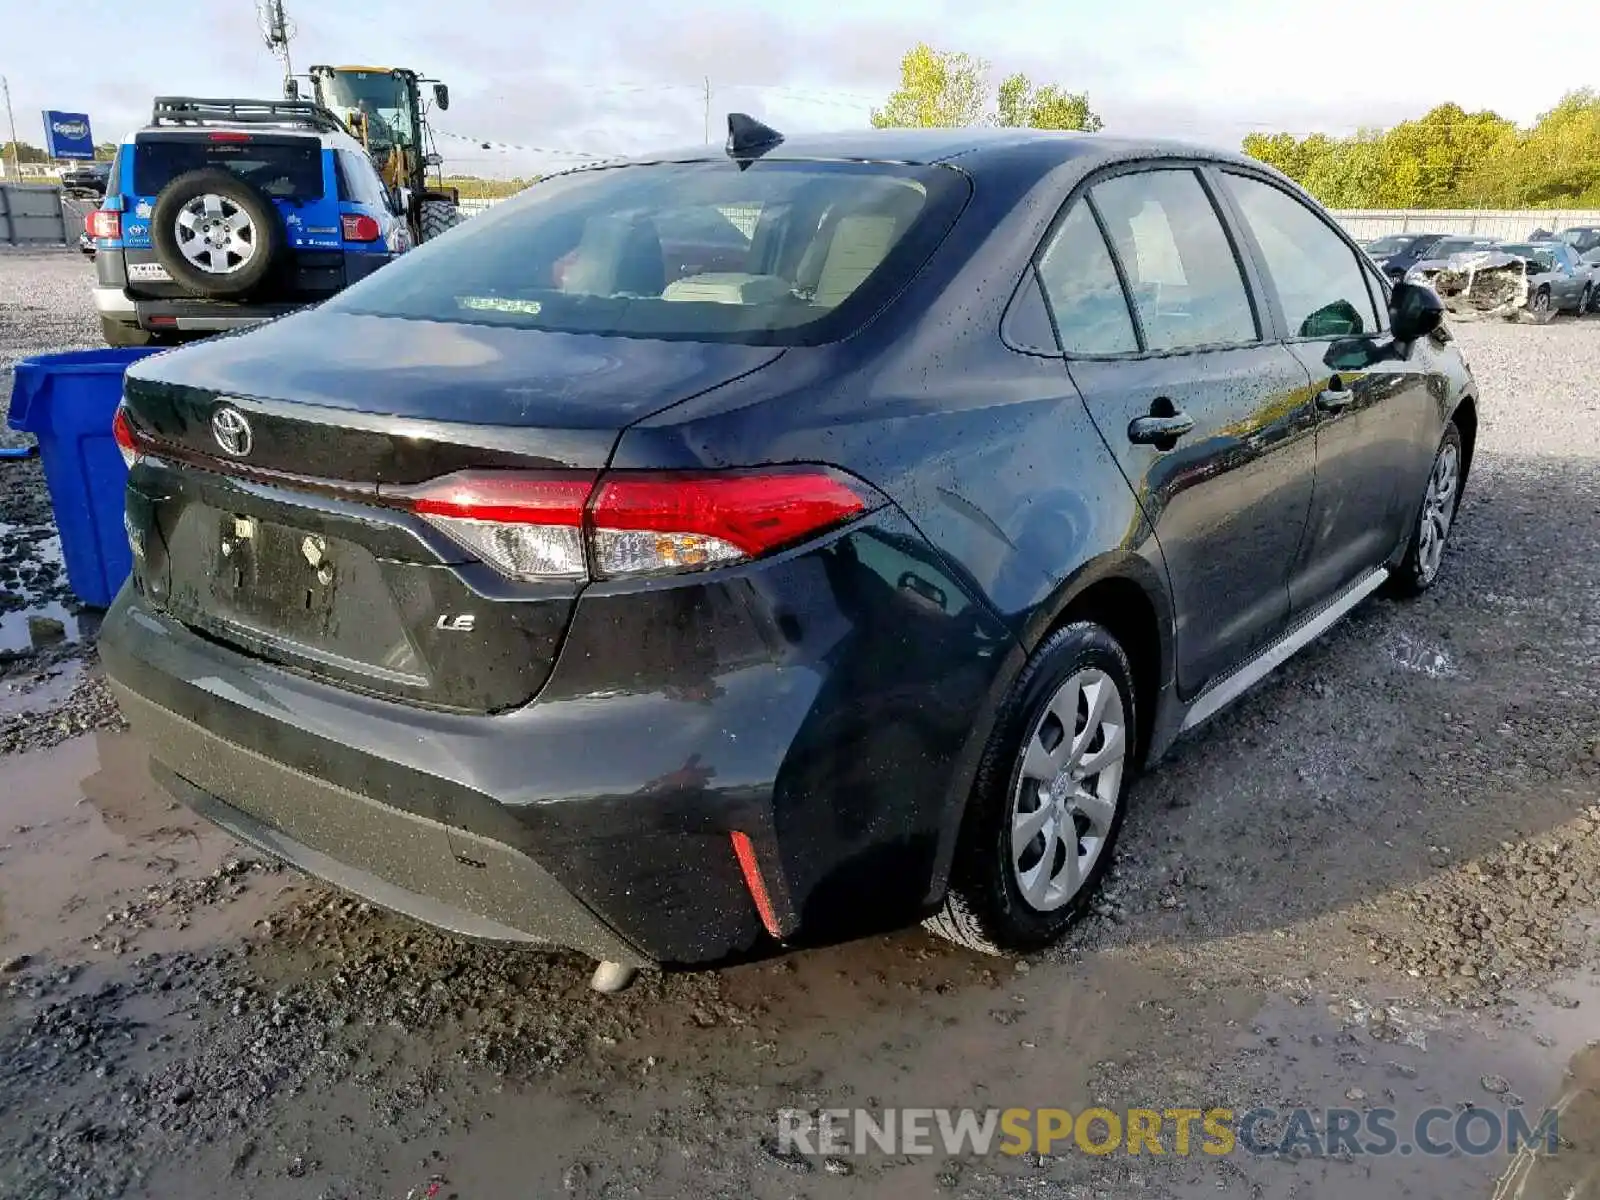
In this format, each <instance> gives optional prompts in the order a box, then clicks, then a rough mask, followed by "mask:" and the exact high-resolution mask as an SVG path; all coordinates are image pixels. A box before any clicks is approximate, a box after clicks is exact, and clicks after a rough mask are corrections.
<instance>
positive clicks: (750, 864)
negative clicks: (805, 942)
mask: <svg viewBox="0 0 1600 1200" xmlns="http://www.w3.org/2000/svg"><path fill="white" fill-rule="evenodd" d="M733 856H734V857H735V858H737V859H738V860H739V871H740V873H742V874H743V875H744V886H745V888H746V889H747V890H748V891H749V893H750V899H751V900H753V901H755V906H756V913H757V915H759V916H760V917H761V924H762V925H763V926H764V927H765V928H766V931H767V932H768V933H770V934H771V935H772V936H773V937H781V936H782V933H781V932H780V930H779V928H778V914H777V913H776V912H775V911H774V910H773V907H772V896H771V894H770V893H768V891H767V882H766V880H764V879H763V878H762V877H761V864H760V863H758V862H757V861H756V848H755V846H754V845H753V844H752V843H751V841H750V836H749V835H748V834H744V833H735V834H734V835H733Z"/></svg>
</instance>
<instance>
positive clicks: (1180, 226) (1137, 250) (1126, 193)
mask: <svg viewBox="0 0 1600 1200" xmlns="http://www.w3.org/2000/svg"><path fill="white" fill-rule="evenodd" d="M1089 196H1090V198H1091V199H1092V200H1093V202H1094V205H1095V207H1096V208H1097V209H1099V211H1100V216H1101V218H1102V220H1104V222H1105V225H1106V232H1107V233H1108V234H1109V235H1110V237H1111V244H1112V247H1113V248H1114V249H1115V250H1116V253H1117V258H1118V259H1119V260H1120V261H1121V263H1122V270H1123V273H1124V274H1125V275H1126V276H1127V278H1128V286H1129V288H1130V289H1131V290H1132V292H1133V305H1134V310H1135V311H1136V312H1137V313H1138V316H1139V324H1140V327H1141V328H1142V329H1143V331H1144V339H1145V348H1146V349H1147V350H1184V349H1190V348H1193V347H1196V346H1213V345H1228V344H1236V343H1239V342H1252V341H1255V340H1256V337H1257V331H1256V320H1255V314H1254V312H1253V311H1252V309H1251V307H1250V293H1249V292H1248V291H1247V290H1246V288H1245V282H1244V276H1243V274H1242V273H1241V272H1240V269H1239V262H1238V259H1237V258H1236V257H1235V256H1234V253H1233V247H1232V245H1231V244H1230V243H1229V242H1228V235H1227V234H1226V233H1225V232H1224V231H1223V228H1222V221H1221V219H1220V218H1219V217H1218V216H1217V211H1216V209H1215V208H1214V207H1213V206H1212V203H1211V198H1210V197H1209V196H1207V195H1206V192H1205V189H1204V188H1203V187H1201V186H1200V180H1199V178H1198V176H1196V175H1195V173H1194V172H1193V171H1188V170H1181V171H1180V170H1164V171H1141V172H1138V173H1136V174H1132V175H1116V176H1113V177H1112V178H1110V179H1107V180H1106V181H1104V182H1103V183H1097V184H1095V186H1094V187H1093V188H1091V189H1090V191H1089Z"/></svg>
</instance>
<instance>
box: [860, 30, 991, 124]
mask: <svg viewBox="0 0 1600 1200" xmlns="http://www.w3.org/2000/svg"><path fill="white" fill-rule="evenodd" d="M988 91H989V64H988V63H987V62H986V61H985V60H983V59H981V58H975V57H973V56H972V55H970V54H958V53H955V52H953V51H949V50H935V49H934V48H933V47H932V46H930V45H928V44H927V43H926V42H918V43H917V44H916V45H915V46H913V47H912V48H911V49H910V50H907V51H906V53H905V57H904V58H902V59H901V60H900V86H899V88H898V89H896V90H895V91H894V92H893V93H892V94H891V95H890V96H889V99H888V102H887V103H886V104H884V106H883V107H882V108H875V109H873V110H872V124H873V125H874V126H875V127H877V128H878V129H894V128H932V129H938V128H945V127H955V126H961V125H976V124H978V122H980V121H981V120H983V118H984V114H985V111H986V109H987V104H988Z"/></svg>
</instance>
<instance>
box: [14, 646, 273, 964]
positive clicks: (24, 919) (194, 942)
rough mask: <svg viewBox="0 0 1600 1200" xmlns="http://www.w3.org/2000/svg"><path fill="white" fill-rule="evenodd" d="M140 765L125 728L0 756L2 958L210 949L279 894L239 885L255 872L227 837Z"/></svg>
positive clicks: (141, 757)
mask: <svg viewBox="0 0 1600 1200" xmlns="http://www.w3.org/2000/svg"><path fill="white" fill-rule="evenodd" d="M71 678H72V676H71V675H70V674H69V673H67V672H63V673H62V675H61V676H59V677H58V680H59V682H58V681H52V683H51V685H50V686H51V687H55V686H67V685H68V682H67V681H70V680H71ZM11 699H15V697H12V698H11ZM145 762H146V759H145V752H144V750H143V748H142V747H141V746H140V744H139V743H138V742H137V741H135V740H134V739H133V738H132V737H130V736H129V735H128V734H125V733H99V734H94V735H92V736H89V737H82V738H76V739H74V740H72V741H68V742H64V743H62V744H61V745H59V746H56V747H54V748H53V749H50V750H44V751H39V752H35V753H30V754H18V755H11V756H7V757H6V758H4V759H3V760H0V959H15V958H17V957H19V956H28V957H30V958H36V957H38V956H40V955H44V954H46V953H48V954H49V955H51V956H52V957H54V958H56V959H58V960H60V959H62V958H64V957H65V958H73V957H77V956H80V955H81V956H84V957H85V958H91V959H92V958H94V957H96V956H97V955H99V954H110V955H117V954H122V953H140V952H149V951H157V952H167V951H171V950H174V949H178V948H182V947H190V946H200V945H207V944H210V943H212V942H215V941H218V940H220V939H223V938H228V937H235V936H238V935H240V934H243V933H245V932H247V931H248V930H249V928H250V926H251V924H252V923H253V922H254V921H256V920H258V919H260V917H261V916H262V915H263V914H264V913H265V912H266V911H267V910H268V909H269V908H270V907H271V903H272V893H273V891H275V890H276V889H275V888H269V887H257V888H253V889H252V888H247V887H246V886H245V883H246V882H247V880H246V876H248V875H249V874H251V873H252V872H254V871H255V868H254V867H253V866H251V865H247V863H246V861H245V860H243V859H241V858H240V857H239V854H238V850H237V848H236V845H235V843H233V842H232V841H231V839H229V838H227V837H226V836H224V835H223V834H221V833H219V832H217V831H215V830H213V829H212V828H211V827H210V826H207V825H206V824H204V823H203V822H202V821H200V820H199V819H198V818H197V817H194V816H193V815H192V814H190V813H189V812H188V811H187V810H186V809H183V808H182V807H181V806H179V805H178V804H176V803H175V802H174V801H173V800H171V799H170V798H169V797H167V796H166V794H165V793H164V792H163V791H162V790H161V789H160V788H159V787H157V786H156V784H155V783H154V781H153V780H151V778H150V775H149V773H148V771H147V769H146V765H145ZM212 899H215V900H217V901H218V903H203V902H202V901H207V900H212Z"/></svg>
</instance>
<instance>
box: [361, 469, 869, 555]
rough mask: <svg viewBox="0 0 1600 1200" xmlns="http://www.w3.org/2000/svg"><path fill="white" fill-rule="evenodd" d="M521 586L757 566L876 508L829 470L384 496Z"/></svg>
mask: <svg viewBox="0 0 1600 1200" xmlns="http://www.w3.org/2000/svg"><path fill="white" fill-rule="evenodd" d="M380 494H382V495H383V496H384V498H385V499H386V500H388V501H389V502H390V503H394V504H398V505H400V506H402V507H405V508H409V509H410V510H411V511H412V512H415V513H417V514H419V515H421V516H423V517H426V518H427V519H428V520H429V522H431V523H432V524H433V525H434V526H436V527H437V528H438V529H440V530H441V531H443V532H444V533H446V534H447V535H449V536H450V537H451V538H453V539H454V540H456V541H457V542H459V543H460V544H461V545H463V546H465V547H466V548H467V549H469V550H471V551H472V552H473V553H474V554H476V555H478V556H479V557H480V558H482V559H483V560H484V561H485V562H487V563H489V564H490V565H491V566H493V567H495V568H496V569H497V570H499V571H501V572H502V573H504V574H506V575H509V576H511V577H512V578H515V579H526V580H538V579H583V578H585V577H586V576H587V575H588V574H589V573H590V569H591V568H592V569H593V572H594V573H595V574H596V575H598V576H602V577H607V578H613V577H625V576H637V575H659V574H670V573H674V572H678V571H693V570H699V569H703V568H706V567H715V566H720V565H722V564H724V563H732V562H739V561H742V560H745V559H750V558H756V557H759V556H760V555H762V554H766V553H769V552H771V551H773V550H776V549H779V548H781V547H783V546H786V545H792V544H793V543H795V542H799V541H803V540H805V539H806V538H809V537H814V536H816V535H817V534H819V533H822V532H823V531H824V530H827V529H829V528H831V527H833V526H835V525H838V524H840V523H842V522H844V521H847V520H849V519H851V518H852V517H855V516H857V515H859V514H860V513H862V512H865V511H866V507H867V504H866V501H865V500H864V499H863V497H862V495H860V494H859V493H857V492H856V491H855V490H853V489H852V488H851V487H850V486H849V485H848V484H847V483H845V482H844V480H843V479H842V478H840V477H839V476H837V475H835V474H833V473H832V472H830V471H826V470H822V469H820V468H800V469H775V470H763V471H740V472H734V471H730V472H727V473H717V474H692V475H691V474H685V475H658V474H644V473H638V474H634V473H630V472H623V473H618V474H613V475H609V476H607V477H605V479H603V480H602V481H601V482H600V484H599V485H598V487H597V486H596V485H595V484H594V483H593V481H592V479H591V478H590V477H589V476H587V475H549V474H536V473H524V472H517V471H463V472H460V473H458V474H455V475H448V476H445V477H444V478H442V479H437V480H434V481H433V482H431V483H427V484H423V485H421V486H418V487H413V488H405V489H394V490H388V489H380Z"/></svg>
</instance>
